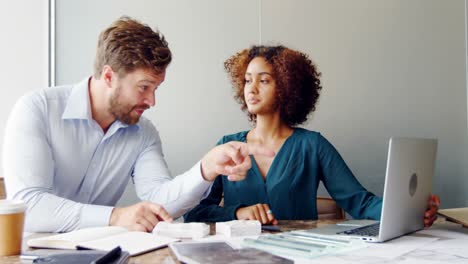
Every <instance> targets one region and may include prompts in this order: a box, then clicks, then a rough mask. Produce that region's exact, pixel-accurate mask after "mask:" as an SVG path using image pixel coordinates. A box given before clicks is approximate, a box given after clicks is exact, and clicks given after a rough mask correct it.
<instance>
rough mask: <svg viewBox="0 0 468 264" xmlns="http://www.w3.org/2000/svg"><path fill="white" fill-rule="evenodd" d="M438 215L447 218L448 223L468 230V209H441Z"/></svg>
mask: <svg viewBox="0 0 468 264" xmlns="http://www.w3.org/2000/svg"><path fill="white" fill-rule="evenodd" d="M437 214H438V215H441V216H443V217H445V218H446V219H447V220H448V221H451V222H454V223H457V224H461V225H462V226H463V227H466V228H468V207H462V208H450V209H440V210H438V211H437Z"/></svg>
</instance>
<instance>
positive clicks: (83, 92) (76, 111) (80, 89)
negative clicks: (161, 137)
mask: <svg viewBox="0 0 468 264" xmlns="http://www.w3.org/2000/svg"><path fill="white" fill-rule="evenodd" d="M90 79H91V77H89V78H86V79H84V80H82V81H81V82H79V83H77V84H76V85H75V86H73V88H72V91H71V93H70V96H69V97H68V101H67V104H66V106H65V110H64V111H63V114H62V119H83V120H88V122H91V121H94V120H93V115H92V113H91V103H90V101H89V100H90V98H89V81H90ZM140 122H141V118H140V121H138V123H136V124H135V125H134V126H136V127H137V128H139V127H140ZM128 126H129V125H127V124H125V123H123V122H121V121H120V120H116V121H115V122H114V123H112V125H111V127H115V128H116V129H118V128H125V127H128Z"/></svg>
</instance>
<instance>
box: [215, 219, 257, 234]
mask: <svg viewBox="0 0 468 264" xmlns="http://www.w3.org/2000/svg"><path fill="white" fill-rule="evenodd" d="M261 232H262V224H260V222H259V221H257V220H234V221H229V222H218V223H216V234H222V235H225V236H227V237H234V236H255V235H260V233H261Z"/></svg>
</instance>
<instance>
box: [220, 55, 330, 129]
mask: <svg viewBox="0 0 468 264" xmlns="http://www.w3.org/2000/svg"><path fill="white" fill-rule="evenodd" d="M256 57H262V58H264V59H265V60H266V61H267V62H268V63H269V64H270V65H271V66H272V68H273V78H274V79H275V81H276V93H277V95H276V99H277V101H276V102H275V105H277V106H278V109H279V112H280V117H281V120H283V121H284V122H285V123H286V124H287V125H288V126H291V127H292V126H296V125H300V124H302V123H304V122H305V121H306V120H307V116H308V115H309V113H310V112H313V111H315V104H316V103H317V100H318V98H319V95H320V94H319V92H320V90H321V89H322V86H321V84H320V75H321V73H320V72H318V70H317V67H316V66H315V65H314V63H313V62H312V61H311V60H310V59H309V57H308V56H307V55H306V54H304V53H302V52H299V51H295V50H291V49H289V48H286V47H284V46H252V47H251V48H249V49H245V50H242V51H240V52H238V53H237V54H235V55H233V56H232V57H230V58H229V59H228V60H226V61H225V62H224V69H225V70H226V72H227V73H228V75H229V79H230V81H231V84H232V86H233V88H234V98H235V99H236V101H237V102H239V103H240V104H241V109H242V110H243V111H244V112H247V115H248V116H249V120H250V121H251V122H253V123H255V122H256V119H257V117H256V115H253V114H250V113H249V112H248V110H247V104H246V102H245V97H244V86H245V72H246V70H247V66H248V65H249V63H250V61H252V60H253V59H254V58H256Z"/></svg>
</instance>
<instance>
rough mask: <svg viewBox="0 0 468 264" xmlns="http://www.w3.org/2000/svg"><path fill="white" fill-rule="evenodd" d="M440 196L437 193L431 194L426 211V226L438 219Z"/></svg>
mask: <svg viewBox="0 0 468 264" xmlns="http://www.w3.org/2000/svg"><path fill="white" fill-rule="evenodd" d="M439 205H440V198H439V196H437V195H434V194H431V198H429V202H428V204H427V210H426V212H425V213H424V226H425V227H430V226H431V225H432V224H433V223H434V221H435V220H436V219H437V210H439Z"/></svg>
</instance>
